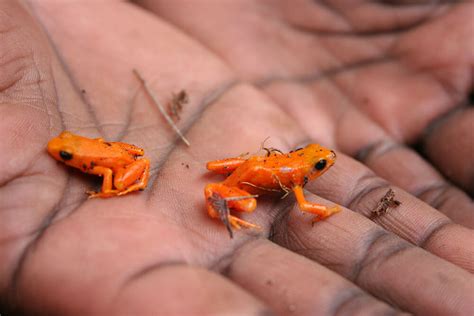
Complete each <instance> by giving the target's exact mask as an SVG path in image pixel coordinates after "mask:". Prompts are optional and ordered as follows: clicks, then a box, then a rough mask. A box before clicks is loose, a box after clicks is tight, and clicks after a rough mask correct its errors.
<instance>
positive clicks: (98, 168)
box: [48, 131, 150, 198]
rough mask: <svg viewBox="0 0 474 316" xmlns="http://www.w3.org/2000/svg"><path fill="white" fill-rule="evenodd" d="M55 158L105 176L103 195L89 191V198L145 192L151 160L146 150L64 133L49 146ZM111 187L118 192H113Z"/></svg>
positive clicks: (52, 140) (50, 142) (49, 150)
mask: <svg viewBox="0 0 474 316" xmlns="http://www.w3.org/2000/svg"><path fill="white" fill-rule="evenodd" d="M48 152H49V154H50V155H51V156H53V158H54V159H56V160H58V161H61V162H64V163H65V164H66V165H68V166H71V167H74V168H77V169H80V170H81V171H82V172H86V173H90V174H95V175H98V176H102V177H104V181H103V183H102V190H101V191H100V192H87V193H88V194H89V198H94V197H102V198H107V197H112V196H116V195H124V194H127V193H130V192H133V191H136V190H143V189H145V187H146V185H147V183H148V175H149V169H150V161H149V160H148V159H146V158H142V159H137V157H139V156H143V154H144V151H143V149H141V148H139V147H136V146H134V145H130V144H126V143H119V142H106V141H104V140H103V139H102V138H96V139H91V138H86V137H82V136H78V135H74V134H72V133H70V132H67V131H64V132H62V133H61V134H60V135H59V136H58V137H55V138H53V139H51V140H50V141H49V143H48ZM112 184H113V186H114V187H115V189H112Z"/></svg>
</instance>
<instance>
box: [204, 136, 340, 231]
mask: <svg viewBox="0 0 474 316" xmlns="http://www.w3.org/2000/svg"><path fill="white" fill-rule="evenodd" d="M265 150H267V155H266V156H253V157H250V158H240V157H239V158H228V159H223V160H216V161H211V162H208V163H207V169H208V170H211V171H214V172H216V173H219V174H228V177H227V178H226V179H225V180H224V181H223V182H220V183H213V184H208V185H207V186H206V188H205V190H204V195H205V197H206V206H207V212H208V214H209V216H210V217H212V218H220V219H221V220H222V222H223V223H224V224H225V225H226V227H227V230H228V231H229V234H230V236H231V237H232V229H231V227H233V228H236V229H239V228H241V227H254V228H259V227H258V226H257V225H254V224H251V223H249V222H246V221H244V220H242V219H240V218H238V217H236V216H233V215H231V214H230V211H229V209H231V210H234V211H238V212H252V211H253V210H255V208H256V207H257V201H256V199H255V197H257V196H258V195H261V194H265V193H269V192H286V193H285V195H286V194H288V193H289V192H290V191H293V192H294V194H295V196H296V201H297V202H298V205H299V207H300V209H301V210H302V211H303V212H309V213H312V214H315V215H317V216H316V217H315V218H314V219H313V222H316V221H319V220H321V219H324V218H326V217H328V216H330V215H332V214H334V213H337V212H339V211H340V207H339V206H337V205H336V206H333V207H326V206H324V205H320V204H316V203H311V202H308V201H306V199H305V197H304V194H303V187H304V186H305V184H306V183H307V182H308V181H311V180H313V179H315V178H317V177H319V176H320V175H322V174H323V173H324V172H326V171H327V170H328V169H329V168H330V167H331V166H332V165H333V164H334V162H335V161H336V153H335V152H334V151H332V150H329V149H326V148H324V147H322V146H320V145H316V144H311V145H308V146H306V147H305V148H300V149H297V150H295V151H292V152H290V153H288V154H283V153H282V152H280V151H279V150H276V149H267V148H265Z"/></svg>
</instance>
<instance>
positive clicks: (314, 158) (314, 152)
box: [303, 144, 336, 180]
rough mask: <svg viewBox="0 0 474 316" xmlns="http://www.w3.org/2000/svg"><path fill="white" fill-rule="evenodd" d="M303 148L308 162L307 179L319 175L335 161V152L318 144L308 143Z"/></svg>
mask: <svg viewBox="0 0 474 316" xmlns="http://www.w3.org/2000/svg"><path fill="white" fill-rule="evenodd" d="M303 150H304V157H305V160H306V162H307V163H308V173H309V175H308V179H309V180H313V179H315V178H317V177H319V176H320V175H322V174H323V173H324V172H326V171H327V170H328V169H329V168H330V167H331V166H332V165H333V164H334V163H335V162H336V153H335V152H334V151H332V150H330V149H327V148H324V147H322V146H320V145H317V144H310V145H308V146H306V147H305V148H304V149H303Z"/></svg>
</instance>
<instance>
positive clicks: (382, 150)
mask: <svg viewBox="0 0 474 316" xmlns="http://www.w3.org/2000/svg"><path fill="white" fill-rule="evenodd" d="M358 156H359V158H361V160H362V161H363V162H364V163H365V164H366V165H367V166H368V167H369V168H371V169H372V170H373V171H374V172H375V173H377V175H379V176H380V177H382V178H384V179H387V180H388V181H390V182H391V183H393V184H394V185H397V186H399V187H401V188H403V189H404V190H405V191H407V192H409V193H411V194H413V195H414V196H416V197H418V198H420V199H421V200H423V201H425V202H426V203H428V204H430V205H431V206H432V207H434V208H436V209H438V210H439V211H441V212H442V213H443V214H445V215H446V216H448V217H449V218H450V219H451V220H453V221H454V222H456V223H458V224H460V225H463V226H465V227H468V228H474V204H473V203H472V200H471V198H470V197H469V196H468V195H467V194H466V193H464V192H463V191H461V190H460V189H459V188H457V187H455V186H453V185H452V184H451V183H449V182H448V181H446V180H445V179H444V178H443V177H442V176H441V175H440V174H439V172H438V171H437V170H436V169H434V168H433V167H432V166H431V165H430V164H428V163H427V162H426V161H425V160H424V159H422V158H421V157H420V156H419V155H418V154H417V153H415V152H414V151H413V150H411V149H409V148H407V147H405V146H402V145H397V144H395V143H393V142H391V141H389V140H388V141H386V142H379V143H377V144H374V145H373V146H368V147H366V148H364V149H362V150H361V151H360V152H359V155H358ZM463 158H466V157H463ZM467 161H469V159H464V160H463V161H462V162H461V161H460V162H459V164H460V165H463V163H464V164H466V162H467Z"/></svg>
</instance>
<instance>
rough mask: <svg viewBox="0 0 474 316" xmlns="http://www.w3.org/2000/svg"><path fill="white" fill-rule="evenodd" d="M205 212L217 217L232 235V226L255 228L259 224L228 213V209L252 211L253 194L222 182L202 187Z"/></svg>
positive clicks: (254, 206) (255, 205)
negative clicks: (204, 198)
mask: <svg viewBox="0 0 474 316" xmlns="http://www.w3.org/2000/svg"><path fill="white" fill-rule="evenodd" d="M204 195H205V197H206V207H207V213H208V214H209V216H210V217H212V218H219V219H220V220H221V221H222V222H223V223H224V224H225V225H226V227H227V230H228V231H229V234H230V236H231V237H232V228H235V229H240V228H242V227H245V228H257V229H260V226H258V225H255V224H252V223H249V222H247V221H244V220H242V219H240V218H238V217H236V216H233V215H231V214H230V210H235V211H238V212H253V211H254V210H255V208H256V207H257V200H256V199H255V197H256V196H255V195H251V194H250V193H248V192H246V191H244V190H241V189H239V188H235V187H228V186H226V185H224V184H222V183H214V184H208V185H207V186H206V188H205V189H204Z"/></svg>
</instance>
